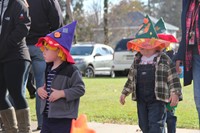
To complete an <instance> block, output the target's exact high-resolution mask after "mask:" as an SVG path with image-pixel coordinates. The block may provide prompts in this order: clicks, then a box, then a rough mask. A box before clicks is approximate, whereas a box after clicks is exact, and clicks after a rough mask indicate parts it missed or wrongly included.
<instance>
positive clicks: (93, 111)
mask: <svg viewBox="0 0 200 133" xmlns="http://www.w3.org/2000/svg"><path fill="white" fill-rule="evenodd" d="M126 79H127V78H109V77H103V78H102V77H98V78H91V79H88V78H84V82H85V86H86V93H85V95H84V96H83V97H82V98H81V103H80V108H79V114H86V115H87V117H88V121H95V122H103V123H119V124H137V122H138V119H137V107H136V102H133V101H132V100H131V95H130V96H128V97H127V98H126V104H125V105H124V106H122V105H121V104H120V103H119V97H120V95H121V91H122V88H123V86H124V83H125V82H126ZM28 102H29V105H30V108H31V116H32V120H36V116H35V100H32V99H28ZM176 116H177V118H178V121H177V127H179V128H198V118H197V112H196V107H195V104H194V99H193V89H192V86H188V87H184V88H183V101H181V102H180V103H179V105H178V108H177V110H176Z"/></svg>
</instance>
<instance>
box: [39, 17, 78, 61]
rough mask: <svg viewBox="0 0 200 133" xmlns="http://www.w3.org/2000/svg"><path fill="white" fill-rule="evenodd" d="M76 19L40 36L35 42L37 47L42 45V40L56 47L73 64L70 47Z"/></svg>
mask: <svg viewBox="0 0 200 133" xmlns="http://www.w3.org/2000/svg"><path fill="white" fill-rule="evenodd" d="M76 24H77V21H74V22H72V23H70V24H68V25H65V26H63V27H61V28H59V29H58V30H56V31H54V32H52V33H50V34H47V35H46V36H45V37H41V38H39V40H38V43H37V44H36V46H37V47H42V46H43V42H44V41H46V42H47V43H48V44H49V45H50V46H52V47H58V48H59V49H61V50H62V51H63V52H64V54H65V55H66V61H67V62H69V63H71V64H74V63H75V62H74V59H73V58H72V56H71V55H70V49H71V46H72V42H73V39H74V32H75V28H76Z"/></svg>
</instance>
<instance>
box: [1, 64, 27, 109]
mask: <svg viewBox="0 0 200 133" xmlns="http://www.w3.org/2000/svg"><path fill="white" fill-rule="evenodd" d="M29 69H30V62H29V61H25V60H17V61H12V62H6V63H0V110H5V109H8V108H9V107H11V106H12V105H11V103H10V101H9V100H8V97H7V91H8V92H9V95H10V96H11V97H12V99H13V102H14V105H15V109H16V110H18V109H24V108H27V107H28V104H27V102H26V99H25V97H24V96H23V93H22V90H23V89H24V87H25V86H26V85H25V79H26V78H27V76H28V74H27V73H28V72H29Z"/></svg>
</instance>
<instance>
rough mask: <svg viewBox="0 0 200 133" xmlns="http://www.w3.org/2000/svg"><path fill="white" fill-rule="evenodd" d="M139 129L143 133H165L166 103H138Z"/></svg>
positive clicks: (155, 101)
mask: <svg viewBox="0 0 200 133" xmlns="http://www.w3.org/2000/svg"><path fill="white" fill-rule="evenodd" d="M137 109H138V119H139V127H140V128H141V130H142V132H143V133H165V122H166V105H165V103H164V102H161V101H157V100H154V101H153V102H149V103H148V102H144V101H137Z"/></svg>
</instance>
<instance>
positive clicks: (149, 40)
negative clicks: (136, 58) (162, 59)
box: [127, 15, 170, 51]
mask: <svg viewBox="0 0 200 133" xmlns="http://www.w3.org/2000/svg"><path fill="white" fill-rule="evenodd" d="M169 44H170V42H169V41H166V40H163V39H160V38H159V37H158V35H157V32H156V30H155V28H154V25H153V24H152V22H151V19H150V18H149V16H148V15H147V16H146V17H145V18H144V22H143V26H142V27H141V28H140V30H139V31H138V32H137V33H136V36H135V39H133V40H131V41H129V42H128V43H127V48H128V49H129V50H130V49H132V50H133V51H134V50H136V51H140V49H141V48H143V49H156V50H159V51H161V50H163V49H164V48H166V47H168V46H169Z"/></svg>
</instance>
